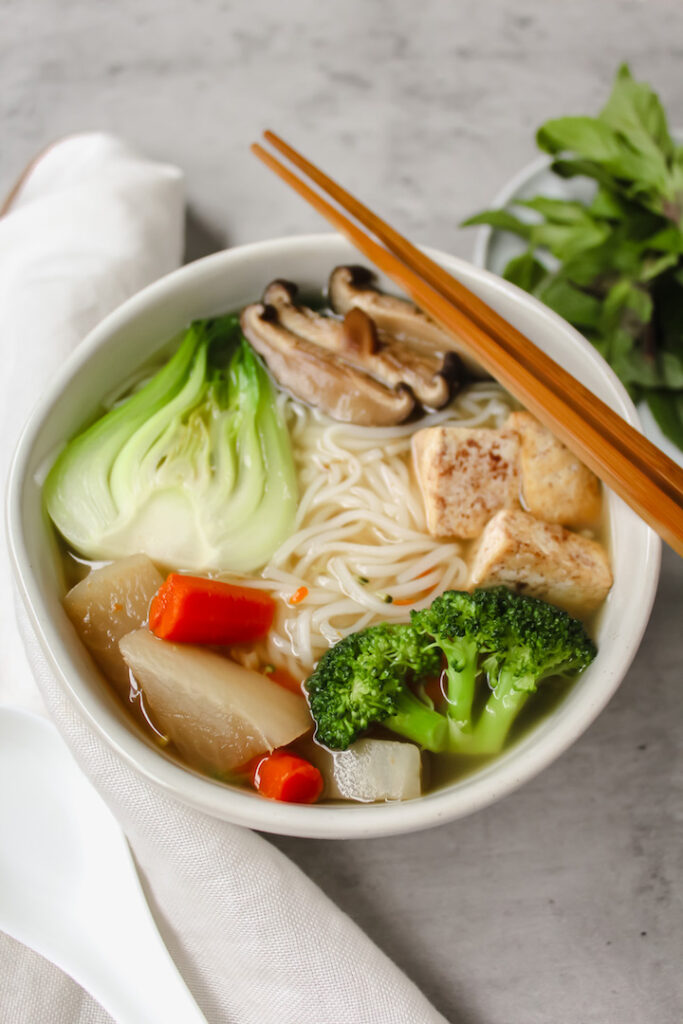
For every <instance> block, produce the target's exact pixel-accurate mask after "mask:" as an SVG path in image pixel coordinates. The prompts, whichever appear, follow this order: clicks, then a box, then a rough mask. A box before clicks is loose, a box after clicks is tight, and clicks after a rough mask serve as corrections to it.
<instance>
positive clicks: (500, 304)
mask: <svg viewBox="0 0 683 1024" xmlns="http://www.w3.org/2000/svg"><path fill="white" fill-rule="evenodd" d="M432 255H434V256H436V257H437V258H438V259H439V261H440V262H441V263H442V264H443V265H444V266H445V267H447V269H449V270H450V271H452V272H453V273H454V274H456V276H457V277H459V278H460V279H461V280H462V281H463V282H464V283H465V284H466V285H467V286H468V287H470V288H471V289H472V290H473V291H475V292H477V293H478V294H479V295H481V297H482V298H484V299H485V300H486V301H487V302H488V303H489V304H490V305H492V306H493V307H494V308H496V309H497V310H498V312H500V313H501V314H502V315H503V316H504V317H506V318H507V319H508V320H510V321H511V322H512V323H514V325H515V326H516V327H517V328H519V329H520V330H521V331H522V332H524V333H525V334H527V335H529V337H531V338H532V340H533V341H535V342H536V344H538V345H539V346H540V347H541V348H543V349H544V350H545V351H547V352H548V353H549V354H550V355H551V356H553V357H554V358H555V359H557V360H558V361H559V362H560V363H561V364H562V365H563V366H564V367H565V368H566V369H567V370H568V371H569V372H570V373H572V374H574V375H575V376H576V377H578V378H579V379H580V380H581V381H582V382H583V383H584V384H586V386H587V387H589V388H591V389H592V390H593V391H594V392H595V393H596V394H598V395H599V396H600V397H601V398H602V399H603V400H604V401H606V402H607V403H608V404H609V405H611V406H612V408H614V409H615V410H616V411H617V412H619V413H620V414H621V415H622V416H624V418H625V419H627V420H628V421H629V422H631V423H633V424H635V425H636V426H638V419H637V415H636V412H635V409H634V407H633V405H632V403H631V402H630V400H629V398H628V396H627V394H626V392H625V390H624V388H623V387H622V385H621V384H620V383H619V381H618V380H617V378H616V377H615V375H614V374H613V373H612V371H611V370H610V369H609V368H608V367H607V365H606V364H605V363H604V361H603V360H602V359H601V357H600V356H599V355H598V354H597V353H596V352H595V351H594V349H593V348H592V347H591V346H590V345H589V344H588V342H586V341H585V340H584V339H583V338H581V337H580V335H578V334H577V333H576V331H574V330H573V329H572V328H571V327H570V326H569V325H568V324H566V323H565V322H564V321H562V320H560V319H559V318H558V317H557V316H555V314H553V313H551V312H550V311H549V310H548V309H546V307H544V306H542V305H540V303H538V302H536V301H535V300H533V299H532V298H530V297H529V296H528V295H526V294H525V293H523V292H521V291H519V290H518V289H516V288H514V287H513V286H511V285H508V284H507V283H505V282H503V281H501V280H500V279H499V278H496V277H494V276H493V275H491V274H488V273H486V272H485V271H482V270H478V269H476V268H475V267H473V266H471V265H469V264H467V263H465V262H463V261H461V260H456V259H454V258H452V257H449V256H446V255H444V254H440V253H432ZM358 259H359V257H358V254H357V252H356V251H355V250H354V249H353V248H352V247H351V246H349V245H348V244H347V243H346V242H344V240H343V239H341V238H339V237H338V236H336V235H315V236H306V237H302V238H290V239H279V240H275V241H272V242H263V243H257V244H255V245H252V246H244V247H241V248H239V249H234V250H228V251H227V252H223V253H218V254H216V255H214V256H209V257H207V258H206V259H203V260H200V261H198V262H197V263H194V264H190V265H189V266H187V267H184V268H182V269H181V270H179V271H176V272H175V273H173V274H171V275H169V276H168V277H166V278H163V279H162V280H161V281H159V282H157V283H156V284H154V285H151V286H150V287H149V288H147V289H145V290H144V291H143V292H141V293H140V294H138V295H137V296H135V297H134V298H132V299H131V300H129V301H128V302H127V303H125V304H124V305H123V306H122V307H120V309H119V310H117V311H116V312H114V313H113V314H112V315H111V316H109V317H108V318H107V319H106V320H105V321H103V322H102V323H101V324H100V325H99V326H98V327H97V328H96V329H95V330H94V331H93V332H92V333H91V334H90V335H89V336H88V338H86V339H85V341H84V342H83V343H82V344H81V345H80V346H79V348H78V350H77V352H76V353H75V354H74V356H73V357H72V359H71V360H70V361H69V362H68V363H67V364H66V365H65V367H64V368H63V371H62V373H61V374H60V376H59V377H58V379H57V380H55V381H54V383H53V384H52V386H51V387H50V388H49V390H48V391H47V393H46V394H44V395H43V396H42V397H41V399H40V401H39V404H38V408H37V409H36V411H35V412H34V414H33V416H32V418H31V420H30V421H29V424H28V425H27V428H26V430H25V432H24V434H23V436H22V440H21V442H20V444H19V448H18V450H17V454H16V456H15V461H14V465H13V469H12V474H11V479H10V490H9V499H8V526H9V538H10V550H11V554H12V559H13V563H14V567H15V572H16V576H17V580H18V583H19V587H20V592H21V594H22V598H23V600H24V603H25V604H26V607H27V610H28V612H29V616H30V618H31V620H32V624H33V627H34V629H35V631H36V634H37V636H38V639H39V641H40V643H41V646H42V648H43V651H44V653H45V655H46V657H47V660H48V662H49V664H50V666H51V668H52V669H53V671H54V673H55V675H56V677H57V679H58V681H59V684H60V686H61V688H62V689H63V691H64V692H65V693H66V694H67V695H68V697H69V699H70V700H71V701H72V702H73V703H74V704H75V706H76V707H77V708H78V710H79V711H80V713H81V715H82V716H83V717H84V718H85V720H86V721H87V722H88V723H89V724H90V725H91V726H92V727H93V728H94V729H95V730H96V731H97V732H99V734H100V735H101V736H102V737H103V738H104V739H105V740H106V741H107V742H108V743H109V744H110V745H111V746H112V747H113V748H114V749H115V750H116V751H117V752H118V753H119V754H120V755H121V756H122V757H123V758H125V759H126V760H127V761H128V763H129V764H130V765H132V766H133V767H134V768H135V769H136V770H137V771H138V772H140V773H142V774H143V775H145V776H146V777H148V778H149V779H151V780H152V781H153V782H154V783H156V784H158V785H160V786H162V787H163V788H164V789H165V790H167V791H170V792H172V793H173V794H174V795H176V796H177V797H178V798H179V799H181V800H183V801H185V802H187V803H188V804H190V805H192V806H195V807H198V808H200V809H202V810H204V811H206V812H208V813H210V814H213V815H215V816H217V817H221V818H225V819H227V820H230V821H233V822H235V823H237V824H242V825H247V826H251V827H253V828H258V829H261V830H264V831H271V832H277V833H282V834H288V835H298V836H312V837H324V838H337V837H338V838H351V837H359V836H375V835H386V834H392V833H398V832H407V831H412V830H415V829H419V828H427V827H430V826H432V825H436V824H439V823H440V822H444V821H449V820H452V819H454V818H457V817H460V816H462V815H464V814H467V813H470V812H472V811H474V810H476V809H478V808H480V807H483V806H485V805H487V804H489V803H491V802H492V801H494V800H496V799H498V798H499V797H500V796H502V795H504V794H505V793H507V792H510V791H511V790H512V789H514V788H516V787H517V786H518V785H520V784H521V783H522V782H524V781H525V780H527V779H529V778H530V777H531V776H533V775H534V774H536V773H537V772H538V771H539V770H540V769H541V768H543V767H544V766H545V765H547V764H549V763H550V762H551V761H552V760H554V759H555V758H556V757H557V756H559V754H560V753H561V752H562V751H563V750H565V749H566V748H567V747H568V746H569V745H570V744H571V743H572V742H573V741H574V740H575V739H576V738H577V736H579V735H580V734H581V733H582V732H583V731H584V730H585V729H586V728H587V726H588V725H589V724H590V722H591V721H592V720H593V719H594V718H595V716H596V715H597V714H598V713H599V711H600V710H601V709H602V707H604V705H605V704H606V703H607V701H608V700H609V698H610V696H611V695H612V693H613V692H614V691H615V689H616V688H617V686H618V685H619V683H620V681H621V679H622V678H623V676H624V674H625V672H626V670H627V669H628V666H629V664H630V663H631V660H632V658H633V656H634V654H635V652H636V650H637V647H638V644H639V642H640V639H641V637H642V634H643V631H644V629H645V626H646V624H647V620H648V617H649V613H650V609H651V606H652V602H653V600H654V594H655V590H656V584H657V577H658V571H659V555H660V544H659V540H658V538H657V537H656V535H655V534H654V533H653V532H652V531H651V530H650V529H649V528H648V527H647V526H646V525H645V524H644V523H643V522H642V521H641V520H640V519H639V518H638V517H637V516H636V515H635V514H634V513H633V512H632V511H631V510H630V509H629V508H628V507H627V506H626V505H624V503H623V502H621V501H620V500H619V499H618V498H617V497H616V496H615V495H614V494H612V493H608V518H609V531H610V542H611V548H612V564H613V571H614V586H613V588H612V592H611V594H610V595H609V597H608V599H607V602H606V607H605V609H604V611H603V612H602V615H601V617H600V623H599V627H598V637H597V641H598V646H599V649H600V653H599V655H598V658H597V659H596V662H595V663H594V664H593V665H592V666H591V667H590V668H589V669H588V670H587V671H586V672H585V673H584V675H583V676H582V677H581V679H580V680H579V681H578V682H577V684H576V686H575V687H573V689H572V691H571V692H570V694H569V695H568V697H567V699H566V700H565V701H563V703H562V704H561V706H560V707H559V708H558V709H557V710H556V711H555V712H554V713H553V715H552V716H550V717H549V718H548V719H547V720H546V721H544V722H543V723H541V724H540V725H539V726H538V727H537V728H536V729H534V730H533V731H532V732H531V733H530V734H529V735H528V736H527V737H525V738H524V739H523V740H522V741H521V742H520V743H519V744H517V745H516V746H515V747H514V748H513V749H512V750H510V751H509V752H507V753H506V754H505V755H503V756H502V757H501V758H499V759H498V760H496V761H495V762H493V763H492V764H490V765H489V766H488V767H487V768H485V769H484V770H482V771H481V772H479V773H477V774H475V775H473V776H471V777H469V778H466V779H464V780H462V781H461V782H459V783H456V784H454V785H453V786H451V787H449V788H448V789H445V790H442V791H440V792H437V793H431V794H428V795H427V796H425V797H422V798H421V799H419V800H416V801H410V802H407V803H404V804H394V805H350V806H325V805H321V806H319V807H299V806H295V805H286V804H273V803H271V802H269V801H264V800H261V799H260V798H258V797H256V796H254V795H252V794H249V793H247V792H243V791H238V790H235V789H232V788H230V787H226V786H222V785H220V784H218V783H215V782H213V781H212V780H210V779H207V778H204V777H202V776H199V775H197V774H196V773H194V772H191V771H188V770H187V769H185V768H183V767H182V766H180V765H179V764H177V763H176V762H174V761H172V760H171V759H169V758H168V757H166V756H164V755H163V754H160V752H159V751H158V749H157V748H155V747H154V746H153V745H152V744H151V742H150V741H148V740H147V739H146V738H145V737H143V736H142V735H141V734H140V733H139V732H137V731H135V730H134V729H133V728H132V727H131V724H130V721H129V718H128V716H127V715H126V713H125V711H124V709H123V708H122V707H121V706H120V705H119V704H118V702H117V701H116V699H115V698H114V697H113V695H112V694H111V693H110V691H109V688H108V687H106V686H103V684H102V679H101V677H100V675H99V673H98V672H97V670H96V669H95V668H94V666H93V664H92V662H91V661H90V658H89V656H88V655H87V653H86V652H85V649H84V648H83V647H82V645H81V643H80V641H79V640H78V638H77V636H76V634H75V631H74V630H73V628H72V626H71V624H70V623H69V621H68V619H67V618H66V615H65V613H64V611H63V608H62V606H61V597H62V595H63V593H64V582H63V578H62V571H61V565H60V559H59V556H58V551H57V547H56V544H55V541H54V536H53V533H52V530H51V528H50V527H49V524H48V522H47V520H46V517H45V513H44V510H43V504H42V498H41V483H42V480H43V479H44V473H45V467H46V465H48V464H49V461H50V460H51V459H52V457H53V456H54V454H55V452H56V451H57V450H58V449H59V448H60V447H61V445H62V444H63V443H64V442H65V441H66V440H67V439H68V438H69V437H70V436H72V435H73V434H74V433H75V432H76V431H77V430H78V429H79V428H80V427H81V426H82V424H83V423H84V422H85V421H87V420H88V419H89V418H90V417H92V416H93V415H94V414H95V413H96V412H97V411H98V409H99V408H100V404H101V401H102V397H103V396H106V395H107V394H111V393H112V391H113V390H115V389H117V387H119V386H120V385H121V383H122V382H124V381H125V380H126V379H127V378H128V377H129V376H130V374H131V372H132V371H133V370H134V369H135V368H136V367H139V366H140V365H141V364H142V363H143V362H145V361H146V360H147V359H149V358H150V357H151V356H152V355H153V354H154V353H155V352H156V351H158V350H159V349H160V348H162V347H163V346H164V345H165V344H166V343H167V342H168V340H169V338H171V337H172V336H174V335H175V334H177V333H178V332H179V331H180V330H182V329H183V328H184V327H185V326H186V325H187V324H188V323H189V322H190V321H191V320H192V319H194V318H197V317H202V316H209V315H212V314H216V313H220V312H225V311H227V310H232V309H237V308H239V307H240V306H243V305H245V304H246V303H248V302H251V301H253V300H254V299H255V297H258V296H259V295H260V294H261V292H262V290H263V288H264V286H265V284H267V282H268V281H270V280H271V279H272V278H274V277H282V276H286V277H288V278H290V279H292V280H294V281H296V282H297V283H298V284H299V285H300V286H301V288H302V289H303V290H315V289H320V288H322V287H324V285H325V283H326V280H327V277H328V275H329V272H330V270H331V269H332V268H333V267H334V266H336V265H338V264H340V263H348V262H358ZM380 281H381V279H380ZM382 283H383V284H384V285H385V286H386V287H391V286H390V285H389V282H386V281H383V282H382Z"/></svg>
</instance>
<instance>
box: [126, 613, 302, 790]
mask: <svg viewBox="0 0 683 1024" xmlns="http://www.w3.org/2000/svg"><path fill="white" fill-rule="evenodd" d="M120 648H121V653H122V655H123V657H124V659H125V661H126V664H127V665H128V667H129V668H130V670H131V671H132V673H133V675H134V676H135V679H136V681H137V683H138V685H139V686H140V687H141V689H142V693H143V697H144V700H145V706H146V707H147V709H148V710H149V712H150V714H151V718H152V720H153V722H154V724H155V726H156V727H157V728H158V729H160V730H161V731H162V732H163V733H164V734H165V735H166V736H168V738H169V739H170V740H172V741H173V743H174V744H175V746H176V747H177V749H178V751H179V753H180V754H181V755H182V757H183V758H184V759H185V760H186V761H187V762H188V763H189V764H191V765H193V766H194V767H197V768H200V769H203V770H204V771H208V772H214V773H219V774H220V773H226V772H233V771H234V770H235V769H236V768H239V767H242V766H243V765H245V764H246V763H247V762H248V761H250V760H251V759H252V758H253V757H256V756H257V755H259V754H263V753H265V752H266V751H270V750H274V749H275V748H276V747H283V746H286V745H287V744H288V743H291V742H292V741H293V740H295V739H296V738H297V737H298V736H301V735H303V733H305V732H307V731H308V730H309V729H310V728H311V727H312V724H313V723H312V721H311V716H310V713H309V711H308V706H307V704H306V701H305V700H304V699H303V697H299V696H297V695H296V694H294V693H291V692H290V691H288V690H286V689H285V688H284V687H282V686H280V685H278V683H274V682H273V681H272V680H270V679H268V677H267V676H264V675H261V674H260V673H259V672H254V671H252V670H251V669H248V668H244V667H243V666H242V665H238V664H237V663H236V662H234V661H230V659H229V658H225V657H223V656H222V655H220V654H214V652H213V651H207V650H204V649H203V648H201V647H194V646H193V645H191V644H172V643H169V642H168V641H167V640H159V639H158V638H157V637H155V636H153V635H152V633H150V632H149V630H146V629H140V630H137V631H136V632H134V633H130V634H129V635H128V636H126V637H124V638H123V639H122V640H121V643H120Z"/></svg>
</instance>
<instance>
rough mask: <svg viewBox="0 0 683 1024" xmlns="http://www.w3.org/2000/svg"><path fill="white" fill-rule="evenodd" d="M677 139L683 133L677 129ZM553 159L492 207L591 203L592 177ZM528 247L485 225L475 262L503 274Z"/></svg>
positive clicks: (671, 448)
mask: <svg viewBox="0 0 683 1024" xmlns="http://www.w3.org/2000/svg"><path fill="white" fill-rule="evenodd" d="M674 136H675V137H676V139H677V141H680V140H681V139H682V138H683V132H674ZM550 164H551V158H550V157H546V156H542V157H539V159H538V160H534V162H533V163H531V164H528V165H527V166H526V167H524V168H523V169H522V170H521V171H519V173H518V174H516V175H515V176H514V177H513V178H511V179H510V181H508V183H507V184H506V185H504V186H503V188H502V189H501V190H500V192H499V193H498V195H497V196H496V197H495V198H494V199H493V202H492V203H491V204H490V208H491V209H502V208H503V207H505V206H508V204H509V203H511V202H512V201H513V200H515V199H533V197H534V196H539V195H540V196H549V197H550V198H551V199H573V200H578V201H579V202H584V203H589V202H590V201H591V199H592V198H593V195H594V193H595V186H594V185H593V183H592V182H591V181H590V179H589V178H560V177H559V175H557V174H553V172H552V171H551V170H550ZM516 212H517V213H519V216H520V219H521V220H525V219H529V220H533V219H534V218H533V214H532V213H531V211H527V210H524V209H521V210H519V211H516ZM525 249H526V245H525V242H524V239H523V238H518V237H517V235H513V234H511V233H510V232H509V231H499V230H498V229H496V228H491V227H488V226H484V227H481V228H479V230H478V231H477V234H476V238H475V242H474V250H473V252H472V262H473V263H474V264H475V266H477V267H483V268H484V269H485V270H490V271H492V272H493V273H494V274H498V275H500V276H501V277H502V276H503V270H504V269H505V267H506V266H507V263H508V261H509V260H511V259H512V258H513V257H514V256H521V254H522V253H523V252H524V250H525ZM638 415H639V416H640V422H641V424H642V426H643V432H644V433H645V435H646V437H648V438H649V439H650V441H652V442H653V444H656V445H657V447H659V448H661V449H662V451H663V452H665V453H666V454H667V455H668V456H669V458H671V459H673V460H674V461H675V462H677V463H678V464H679V466H683V452H681V450H680V449H679V448H677V447H676V445H675V444H673V443H672V442H671V441H669V439H668V438H667V437H665V436H664V434H663V433H662V432H661V430H660V429H659V427H658V426H657V423H656V421H655V418H654V416H653V415H652V413H651V412H650V409H649V406H648V405H647V404H646V403H645V402H640V403H639V405H638Z"/></svg>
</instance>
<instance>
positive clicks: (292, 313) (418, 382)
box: [263, 281, 461, 409]
mask: <svg viewBox="0 0 683 1024" xmlns="http://www.w3.org/2000/svg"><path fill="white" fill-rule="evenodd" d="M296 293H297V289H296V286H295V285H293V284H291V283H290V282H288V281H273V282H272V284H270V285H269V286H268V287H267V288H266V290H265V292H264V295H263V302H264V303H265V304H266V305H270V306H274V307H275V309H277V312H278V320H279V322H280V323H281V324H282V326H283V327H285V328H287V330H289V331H291V332H292V333H293V334H296V335H298V337H300V338H304V339H306V341H309V342H312V343H313V344H314V345H319V346H320V347H321V348H324V349H326V350H327V351H328V352H332V353H335V354H336V355H337V356H339V357H340V359H343V360H344V362H346V363H348V364H349V365H351V366H355V367H356V368H357V369H359V370H363V371H364V372H365V373H367V374H370V376H371V377H374V378H375V379H376V380H378V381H380V382H381V383H383V384H385V385H386V386H387V387H389V388H398V387H400V386H401V385H407V386H408V387H409V388H410V389H411V391H412V392H413V394H414V395H415V397H416V398H417V400H418V402H420V403H421V404H422V405H425V406H427V407H428V408H431V409H440V408H441V407H442V406H444V405H446V403H447V402H448V401H449V399H450V397H451V395H452V394H453V390H454V385H455V384H456V382H457V381H458V379H459V377H460V376H461V374H460V373H459V371H460V366H459V362H458V360H457V358H455V357H454V356H453V353H450V352H447V353H446V354H445V355H444V354H443V353H441V352H437V351H435V350H434V349H433V348H431V349H430V348H428V347H427V346H421V345H414V344H412V343H411V342H410V341H408V340H404V339H401V340H397V339H396V338H394V337H393V336H392V335H391V334H387V333H385V332H384V331H378V330H377V326H376V324H375V323H374V321H373V320H372V318H370V317H369V316H368V315H367V313H365V312H364V311H363V310H362V309H360V308H358V307H350V308H349V309H348V312H347V314H346V317H345V318H344V320H343V321H341V320H335V319H333V318H332V317H329V316H324V315H323V314H321V313H317V312H315V311H314V310H312V309H308V308H307V307H305V306H298V305H297V304H296V302H295V299H296Z"/></svg>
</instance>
